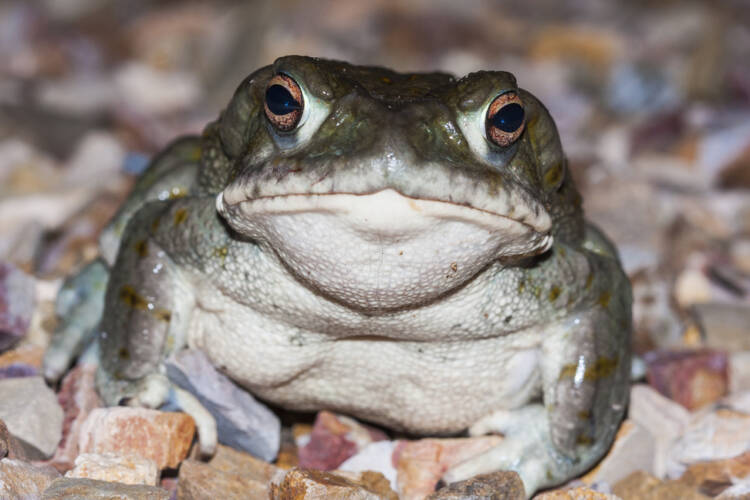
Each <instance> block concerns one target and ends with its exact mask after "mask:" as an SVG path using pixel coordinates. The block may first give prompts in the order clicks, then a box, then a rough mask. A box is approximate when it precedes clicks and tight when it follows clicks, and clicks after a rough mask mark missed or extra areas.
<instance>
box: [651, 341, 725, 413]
mask: <svg viewBox="0 0 750 500" xmlns="http://www.w3.org/2000/svg"><path fill="white" fill-rule="evenodd" d="M645 360H646V363H647V364H648V382H649V384H650V385H651V386H653V387H654V388H655V389H656V390H657V391H659V392H660V393H662V394H664V395H665V396H667V397H668V398H670V399H673V400H675V401H677V402H678V403H680V404H681V405H683V406H684V407H685V408H688V409H689V410H694V409H697V408H700V407H702V406H705V405H707V404H710V403H713V402H715V401H718V400H719V399H721V397H723V396H724V395H726V393H727V387H728V385H729V381H728V378H729V377H728V372H729V370H728V361H727V355H726V353H724V352H719V351H711V350H698V351H653V352H650V353H648V354H647V355H646V356H645Z"/></svg>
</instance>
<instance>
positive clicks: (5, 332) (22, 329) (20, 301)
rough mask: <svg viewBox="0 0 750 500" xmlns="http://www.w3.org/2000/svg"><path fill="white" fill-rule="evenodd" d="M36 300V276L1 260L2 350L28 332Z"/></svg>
mask: <svg viewBox="0 0 750 500" xmlns="http://www.w3.org/2000/svg"><path fill="white" fill-rule="evenodd" d="M35 301H36V299H35V285H34V278H32V277H31V276H29V275H28V274H26V273H24V272H23V271H21V270H20V269H18V268H17V267H15V266H13V265H12V264H10V263H8V262H0V352H2V351H4V350H6V349H8V348H9V347H10V346H12V345H13V344H15V343H16V342H17V341H18V340H19V339H20V338H21V337H23V336H24V335H25V334H26V331H27V330H28V328H29V324H31V315H32V314H33V313H34V304H35Z"/></svg>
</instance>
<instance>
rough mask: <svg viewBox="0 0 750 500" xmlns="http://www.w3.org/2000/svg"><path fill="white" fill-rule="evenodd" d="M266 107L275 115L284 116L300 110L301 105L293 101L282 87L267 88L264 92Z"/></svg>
mask: <svg viewBox="0 0 750 500" xmlns="http://www.w3.org/2000/svg"><path fill="white" fill-rule="evenodd" d="M266 106H268V109H269V111H271V113H273V114H275V115H286V114H289V113H291V112H293V111H297V110H298V109H302V105H301V104H300V103H298V102H297V101H295V100H294V97H293V96H292V93H291V92H289V91H288V90H287V89H286V87H284V86H283V85H271V86H270V87H268V89H267V90H266Z"/></svg>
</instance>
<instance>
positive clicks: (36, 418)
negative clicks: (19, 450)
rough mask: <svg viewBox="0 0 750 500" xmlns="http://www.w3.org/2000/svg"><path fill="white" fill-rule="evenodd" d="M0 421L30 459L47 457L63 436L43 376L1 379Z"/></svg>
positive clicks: (57, 407)
mask: <svg viewBox="0 0 750 500" xmlns="http://www.w3.org/2000/svg"><path fill="white" fill-rule="evenodd" d="M0 401H2V404H0V420H4V421H5V424H6V425H7V426H8V430H9V431H10V432H11V434H13V435H14V436H15V437H16V438H18V440H19V442H20V443H21V445H22V446H23V448H24V450H25V452H26V454H27V456H28V457H29V458H32V459H39V460H41V459H44V458H48V457H50V456H51V455H52V453H54V452H55V449H56V448H57V443H58V442H59V441H60V437H61V436H62V424H63V411H62V408H60V405H59V404H58V403H57V396H55V393H54V392H52V390H51V389H50V388H49V387H47V385H46V384H45V383H44V380H43V379H42V377H22V378H9V379H5V380H0Z"/></svg>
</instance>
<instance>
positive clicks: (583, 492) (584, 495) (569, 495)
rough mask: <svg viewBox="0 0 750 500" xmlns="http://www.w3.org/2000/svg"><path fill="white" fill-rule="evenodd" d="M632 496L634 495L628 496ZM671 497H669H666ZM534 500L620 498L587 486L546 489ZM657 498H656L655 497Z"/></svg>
mask: <svg viewBox="0 0 750 500" xmlns="http://www.w3.org/2000/svg"><path fill="white" fill-rule="evenodd" d="M628 498H632V497H628ZM664 498H669V497H664ZM534 500H620V497H619V496H617V495H611V494H609V493H602V492H600V491H596V490H592V489H591V488H587V487H585V486H580V487H578V488H566V489H559V490H552V491H546V492H544V493H540V494H539V495H536V496H535V497H534ZM654 500H656V499H654Z"/></svg>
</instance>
